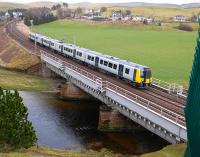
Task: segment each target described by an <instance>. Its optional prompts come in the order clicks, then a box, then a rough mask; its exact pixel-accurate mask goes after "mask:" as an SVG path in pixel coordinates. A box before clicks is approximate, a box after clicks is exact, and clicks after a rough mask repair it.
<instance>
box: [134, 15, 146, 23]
mask: <svg viewBox="0 0 200 157" xmlns="http://www.w3.org/2000/svg"><path fill="white" fill-rule="evenodd" d="M144 20H145V17H144V15H135V16H134V17H133V21H136V22H143V21H144Z"/></svg>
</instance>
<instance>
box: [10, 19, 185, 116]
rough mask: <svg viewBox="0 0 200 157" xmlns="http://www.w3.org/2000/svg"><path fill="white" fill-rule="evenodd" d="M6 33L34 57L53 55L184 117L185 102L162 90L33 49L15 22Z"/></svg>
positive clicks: (41, 48)
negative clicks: (125, 80)
mask: <svg viewBox="0 0 200 157" xmlns="http://www.w3.org/2000/svg"><path fill="white" fill-rule="evenodd" d="M6 31H7V33H8V34H9V36H10V37H11V38H13V39H14V40H16V41H17V42H18V43H19V44H20V45H22V46H24V47H25V48H26V49H28V50H30V51H31V52H32V53H33V54H35V55H38V56H39V55H40V51H41V50H43V51H46V52H48V53H50V54H51V55H54V56H56V57H58V58H60V59H62V60H65V61H67V62H69V63H71V64H73V65H75V66H77V67H79V68H82V69H84V70H86V71H88V72H90V73H92V74H95V75H96V76H98V77H100V78H102V80H104V81H109V82H111V83H112V84H117V85H118V86H119V87H121V88H124V89H126V90H128V91H129V92H132V93H134V94H136V95H138V96H141V97H143V98H145V99H147V100H149V101H151V102H153V103H156V104H158V105H160V106H162V107H164V108H166V109H168V110H170V111H173V112H174V113H176V114H178V115H180V116H184V112H183V111H184V110H183V108H184V104H185V100H183V99H180V98H178V97H175V96H173V95H170V94H168V93H166V92H164V91H162V90H159V89H157V88H153V87H150V88H149V89H148V90H143V89H137V88H134V87H133V86H131V85H129V84H127V83H125V82H124V81H123V80H119V79H118V78H116V77H114V76H111V75H108V74H105V73H102V72H99V71H97V70H95V69H92V68H88V67H87V66H85V65H83V64H81V63H79V62H77V61H74V60H73V59H71V58H66V57H63V56H61V55H59V54H56V53H54V52H53V51H51V50H50V49H48V48H45V47H41V46H39V45H37V47H36V49H35V44H34V43H32V42H30V41H29V39H28V37H27V36H25V35H24V34H22V33H21V32H20V31H19V30H17V28H16V22H10V23H8V24H7V25H6ZM38 52H39V53H38Z"/></svg>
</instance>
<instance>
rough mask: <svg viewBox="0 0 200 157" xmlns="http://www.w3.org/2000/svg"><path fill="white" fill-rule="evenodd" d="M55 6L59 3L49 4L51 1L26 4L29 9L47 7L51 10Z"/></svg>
mask: <svg viewBox="0 0 200 157" xmlns="http://www.w3.org/2000/svg"><path fill="white" fill-rule="evenodd" d="M55 4H57V3H54V2H49V1H41V2H31V3H25V5H26V6H27V7H28V8H34V7H47V8H51V7H52V6H53V5H55Z"/></svg>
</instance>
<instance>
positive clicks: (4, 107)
mask: <svg viewBox="0 0 200 157" xmlns="http://www.w3.org/2000/svg"><path fill="white" fill-rule="evenodd" d="M36 140H37V138H36V134H35V131H34V129H33V126H32V123H31V122H29V121H28V112H27V108H26V107H25V106H24V104H23V101H22V98H21V97H20V96H19V93H18V92H17V91H14V92H13V91H9V90H3V89H2V88H1V87H0V141H1V142H3V143H6V144H8V145H10V146H12V147H17V148H20V147H25V148H28V147H31V146H33V145H34V144H35V143H36Z"/></svg>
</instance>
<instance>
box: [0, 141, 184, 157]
mask: <svg viewBox="0 0 200 157" xmlns="http://www.w3.org/2000/svg"><path fill="white" fill-rule="evenodd" d="M184 149H185V144H179V145H170V146H167V147H165V148H163V149H162V150H160V151H157V152H153V153H148V154H144V155H141V156H134V155H121V154H114V153H113V152H111V151H108V150H106V149H102V150H101V151H99V152H97V151H92V150H88V151H81V152H76V151H70V150H60V149H52V148H47V147H32V148H29V149H20V150H16V151H12V152H9V153H0V156H2V157H3V156H6V157H18V156H20V157H43V156H51V157H58V156H59V157H105V156H107V157H182V156H183V153H184Z"/></svg>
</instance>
